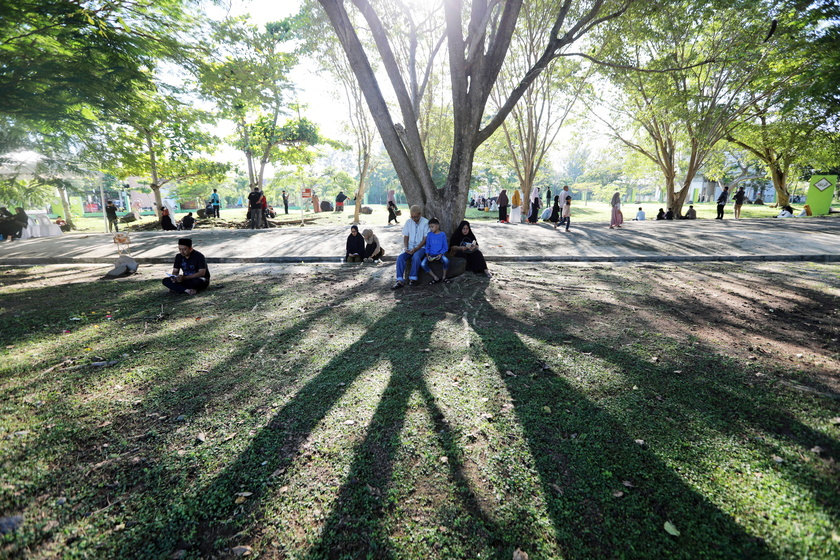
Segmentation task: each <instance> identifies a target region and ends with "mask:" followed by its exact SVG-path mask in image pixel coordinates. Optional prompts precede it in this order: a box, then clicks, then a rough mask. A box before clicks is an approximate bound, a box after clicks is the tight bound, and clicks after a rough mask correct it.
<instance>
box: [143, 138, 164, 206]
mask: <svg viewBox="0 0 840 560" xmlns="http://www.w3.org/2000/svg"><path fill="white" fill-rule="evenodd" d="M143 132H144V134H145V135H146V147H147V148H148V149H149V171H150V172H151V174H152V184H151V185H149V187H151V189H152V193H153V194H154V195H155V214H157V219H158V220H160V216H161V211H162V210H163V199H162V198H161V196H160V182H159V180H158V168H157V156H156V154H155V144H154V141H153V140H152V133H151V131H149V130H144V131H143Z"/></svg>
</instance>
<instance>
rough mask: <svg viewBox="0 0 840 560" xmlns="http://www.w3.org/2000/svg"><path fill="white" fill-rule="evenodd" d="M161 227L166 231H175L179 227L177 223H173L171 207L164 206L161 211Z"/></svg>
mask: <svg viewBox="0 0 840 560" xmlns="http://www.w3.org/2000/svg"><path fill="white" fill-rule="evenodd" d="M160 227H162V228H163V230H164V231H174V230H176V229H178V228H177V227H175V224H173V223H172V216H170V215H169V208H164V209H163V210H161V212H160Z"/></svg>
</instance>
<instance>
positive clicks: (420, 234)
mask: <svg viewBox="0 0 840 560" xmlns="http://www.w3.org/2000/svg"><path fill="white" fill-rule="evenodd" d="M410 212H411V219H410V220H406V222H405V225H404V226H403V230H402V234H403V246H404V247H405V250H404V251H403V252H402V253H400V256H398V257H397V281H396V282H394V285H393V286H391V289H392V290H396V289H398V288H402V287H403V284H404V283H405V267H406V264H407V263H408V261H411V270H410V272H409V274H408V285H409V286H415V285H416V284H417V278H418V272H419V270H420V261H422V260H423V257H425V256H426V250H425V248H424V247H425V245H426V235H428V233H429V220H427V219H426V218H424V217H423V216H421V215H420V207H419V206H417V205H414V206H412V207H411V209H410Z"/></svg>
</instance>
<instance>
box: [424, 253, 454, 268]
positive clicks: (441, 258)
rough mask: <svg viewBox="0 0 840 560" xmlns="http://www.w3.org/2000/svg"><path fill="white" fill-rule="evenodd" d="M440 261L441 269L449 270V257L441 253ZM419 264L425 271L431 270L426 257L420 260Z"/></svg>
mask: <svg viewBox="0 0 840 560" xmlns="http://www.w3.org/2000/svg"><path fill="white" fill-rule="evenodd" d="M440 262H442V263H443V270H449V259H447V258H446V255H441V256H440ZM420 266H421V267H422V268H423V270H425V271H426V272H431V271H432V267H431V266H429V259H427V258H424V259H423V260H422V261H420Z"/></svg>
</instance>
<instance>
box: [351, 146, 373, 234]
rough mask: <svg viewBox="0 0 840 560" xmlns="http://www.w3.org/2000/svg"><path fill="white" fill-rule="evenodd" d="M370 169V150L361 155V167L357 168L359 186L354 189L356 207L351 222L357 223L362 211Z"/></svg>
mask: <svg viewBox="0 0 840 560" xmlns="http://www.w3.org/2000/svg"><path fill="white" fill-rule="evenodd" d="M369 170H370V151H366V152H365V153H364V154H363V155H362V168H361V169H360V170H359V187H358V188H357V189H356V207H355V209H354V211H353V223H354V224H357V225H358V223H359V214H361V211H362V200H363V199H364V196H365V186H366V183H367V176H368V171H369Z"/></svg>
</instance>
